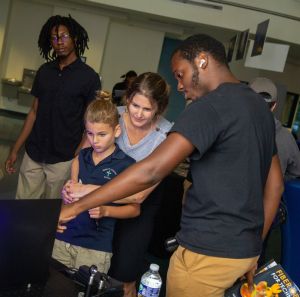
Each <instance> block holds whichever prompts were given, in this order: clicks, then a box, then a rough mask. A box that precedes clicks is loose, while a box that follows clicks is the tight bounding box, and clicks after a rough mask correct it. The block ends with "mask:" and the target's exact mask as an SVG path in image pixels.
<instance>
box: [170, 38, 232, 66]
mask: <svg viewBox="0 0 300 297" xmlns="http://www.w3.org/2000/svg"><path fill="white" fill-rule="evenodd" d="M201 52H206V53H209V54H210V55H211V56H212V57H213V58H214V59H215V60H216V61H218V62H219V63H220V64H223V65H226V66H227V67H228V64H227V58H226V52H225V47H224V45H223V44H222V43H221V42H220V41H218V40H216V39H214V38H213V37H211V36H209V35H206V34H196V35H192V36H190V37H188V38H187V39H185V40H184V41H183V42H182V43H181V44H180V45H179V46H178V47H177V48H176V49H175V51H174V52H173V54H172V57H173V56H174V55H175V54H177V53H179V54H180V55H181V56H182V57H183V58H184V59H186V60H188V61H189V62H190V63H194V60H195V58H196V57H197V56H198V55H199V54H200V53H201Z"/></svg>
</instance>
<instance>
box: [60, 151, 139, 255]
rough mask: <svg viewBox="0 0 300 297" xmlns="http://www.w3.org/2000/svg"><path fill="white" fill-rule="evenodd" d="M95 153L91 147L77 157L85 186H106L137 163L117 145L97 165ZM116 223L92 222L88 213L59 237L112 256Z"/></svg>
mask: <svg viewBox="0 0 300 297" xmlns="http://www.w3.org/2000/svg"><path fill="white" fill-rule="evenodd" d="M92 152H93V149H92V148H91V147H89V148H85V149H83V150H81V151H80V153H79V156H78V158H79V176H78V178H79V179H80V180H81V182H82V183H83V184H94V185H104V184H105V183H107V182H108V181H110V180H111V179H113V178H114V177H115V176H117V175H118V174H120V173H121V172H122V171H123V170H125V169H126V168H127V167H129V166H130V165H132V164H133V163H135V160H134V159H132V158H131V157H129V156H128V155H126V154H125V153H124V152H123V151H122V150H120V148H119V147H118V146H117V145H116V149H115V151H114V152H113V153H112V154H111V155H110V156H108V157H107V158H105V159H104V160H102V161H101V162H100V163H99V164H97V165H94V162H93V158H92ZM111 205H114V206H117V205H116V204H111ZM115 222H116V219H114V218H101V219H98V220H96V219H91V218H90V216H89V213H88V212H87V211H86V212H83V213H81V214H80V215H78V216H77V217H76V219H74V220H72V221H70V222H69V223H68V224H67V230H66V231H65V232H64V233H62V234H60V233H57V236H56V238H57V239H59V240H63V241H65V242H68V243H71V244H73V245H77V246H81V247H84V248H88V249H93V250H98V251H103V252H110V253H111V252H112V239H113V232H114V226H115Z"/></svg>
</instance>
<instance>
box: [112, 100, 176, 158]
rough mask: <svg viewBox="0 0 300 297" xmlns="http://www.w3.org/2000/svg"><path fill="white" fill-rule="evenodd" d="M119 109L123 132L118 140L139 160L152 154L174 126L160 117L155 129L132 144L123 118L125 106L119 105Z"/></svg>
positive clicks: (119, 143) (118, 142) (126, 150)
mask: <svg viewBox="0 0 300 297" xmlns="http://www.w3.org/2000/svg"><path fill="white" fill-rule="evenodd" d="M118 111H119V114H120V119H119V123H120V126H121V130H122V134H121V135H120V136H119V137H118V138H117V140H116V142H117V144H118V145H119V147H120V149H121V150H122V151H124V152H125V153H126V154H127V155H129V156H130V157H132V158H133V159H135V160H136V161H137V162H138V161H140V160H143V159H144V158H146V157H147V156H148V155H150V154H151V153H152V152H153V151H154V150H155V148H156V147H157V146H158V145H159V144H160V143H161V142H163V141H164V140H165V139H166V137H167V133H168V132H169V130H170V129H171V127H172V124H171V123H170V122H169V121H168V120H166V119H165V118H163V117H160V118H159V119H158V121H157V123H156V127H155V129H154V130H152V131H151V132H150V133H149V134H148V135H146V136H145V137H144V138H143V139H142V140H141V141H140V142H138V143H136V144H134V145H131V144H130V141H129V138H128V135H127V131H126V127H125V123H124V118H123V113H124V112H125V107H124V106H120V107H118Z"/></svg>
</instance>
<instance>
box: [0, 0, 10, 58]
mask: <svg viewBox="0 0 300 297" xmlns="http://www.w3.org/2000/svg"><path fill="white" fill-rule="evenodd" d="M9 5H10V0H2V1H1V2H0V58H1V53H2V48H3V41H4V35H5V27H6V22H7V19H8V13H9Z"/></svg>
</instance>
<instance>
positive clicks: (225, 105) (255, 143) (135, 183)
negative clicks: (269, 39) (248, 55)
mask: <svg viewBox="0 0 300 297" xmlns="http://www.w3.org/2000/svg"><path fill="white" fill-rule="evenodd" d="M171 65H172V71H173V73H174V75H175V78H176V79H177V81H178V85H177V88H178V90H179V91H180V92H183V93H184V95H185V99H186V100H188V99H192V100H193V102H192V103H191V104H190V105H188V106H187V107H186V109H185V110H184V111H183V112H182V114H181V115H180V116H179V117H178V119H177V121H176V123H175V124H174V126H173V127H172V129H171V131H170V133H169V134H168V137H167V139H166V140H165V141H164V142H162V143H161V145H159V146H158V147H157V148H156V150H155V151H154V152H153V153H152V154H151V155H150V156H148V157H147V158H146V159H144V160H142V161H140V162H137V163H136V164H134V165H132V166H130V168H128V169H126V170H125V171H124V172H122V173H121V174H120V175H119V176H117V177H116V178H115V179H114V180H112V181H111V182H109V183H107V184H106V185H104V186H103V187H101V188H99V189H97V190H96V191H94V192H92V193H90V194H88V195H86V196H85V197H83V198H82V199H80V200H79V201H77V202H75V203H72V204H71V205H66V206H63V208H62V210H61V215H60V222H61V223H60V224H59V226H58V230H59V231H63V226H61V224H62V223H63V222H64V221H65V220H66V221H67V220H70V219H71V218H72V217H75V216H76V215H78V214H79V213H81V212H82V211H84V210H86V209H89V208H91V207H94V206H97V205H100V204H104V203H107V202H110V201H113V200H116V199H121V198H123V197H126V196H128V195H131V194H133V193H135V192H137V191H141V190H143V189H145V188H148V187H150V186H153V185H154V184H156V183H157V182H159V181H161V180H162V179H163V178H164V177H165V176H166V175H168V174H169V173H170V172H171V171H172V170H173V169H174V168H175V167H176V165H178V164H179V163H180V162H181V161H182V160H184V159H185V158H187V157H189V159H190V174H191V176H192V185H191V187H190V188H189V189H188V191H187V197H186V200H185V203H184V204H183V210H182V217H181V229H180V231H179V232H178V233H177V235H176V239H177V241H178V243H179V247H178V248H177V250H176V251H175V252H174V253H173V255H172V257H171V260H170V264H169V270H168V275H167V296H168V297H198V296H199V295H201V296H206V297H223V296H224V291H225V290H226V289H227V288H229V287H231V286H232V285H233V284H234V282H235V281H236V280H237V279H238V278H240V277H241V276H243V275H244V274H246V276H247V278H248V282H249V285H250V286H252V285H253V274H254V271H255V269H256V266H257V259H258V256H259V254H260V251H261V245H262V239H263V238H264V236H265V235H266V234H267V232H268V230H269V228H270V225H271V223H272V221H273V218H274V216H275V213H276V210H277V207H278V204H279V201H280V197H281V193H282V190H283V182H282V174H281V170H280V163H279V160H278V156H277V152H276V144H275V127H274V120H273V116H272V113H271V112H270V110H269V109H268V107H267V106H266V105H265V103H264V102H263V100H261V97H260V95H258V94H256V93H255V92H254V91H253V90H252V89H251V88H249V87H248V86H247V85H245V84H243V83H240V81H239V80H238V79H237V78H235V76H234V75H233V74H232V73H231V71H230V70H229V67H228V65H227V60H226V53H225V48H224V46H223V44H222V43H220V42H219V41H217V40H216V39H214V38H212V37H210V36H208V35H205V34H197V35H193V36H191V37H189V38H187V39H186V40H184V41H183V42H182V43H181V44H180V45H179V46H178V48H177V49H176V50H175V51H174V53H173V55H172V61H171ZM128 270H130V266H129V267H128Z"/></svg>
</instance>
